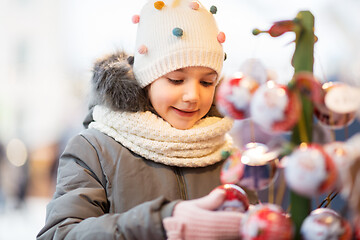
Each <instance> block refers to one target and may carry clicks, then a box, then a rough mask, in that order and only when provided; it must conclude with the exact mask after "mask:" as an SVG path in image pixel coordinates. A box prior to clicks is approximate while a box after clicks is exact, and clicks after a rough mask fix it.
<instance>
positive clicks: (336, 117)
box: [314, 82, 356, 129]
mask: <svg viewBox="0 0 360 240" xmlns="http://www.w3.org/2000/svg"><path fill="white" fill-rule="evenodd" d="M341 86H342V83H333V82H327V83H325V84H323V85H322V88H323V90H324V91H325V98H326V94H327V93H329V92H330V91H332V89H334V88H337V87H341ZM344 108H345V105H344ZM314 115H315V116H316V118H317V119H318V120H319V122H320V124H321V125H323V126H325V127H328V128H330V129H341V128H344V127H346V126H348V125H350V124H351V123H352V122H353V121H354V119H355V116H356V111H353V112H347V113H337V112H334V111H331V110H330V109H329V108H328V106H326V104H325V102H321V103H315V104H314Z"/></svg>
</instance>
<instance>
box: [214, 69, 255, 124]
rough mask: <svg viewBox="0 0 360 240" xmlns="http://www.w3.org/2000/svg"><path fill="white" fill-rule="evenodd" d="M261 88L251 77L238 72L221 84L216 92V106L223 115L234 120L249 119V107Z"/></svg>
mask: <svg viewBox="0 0 360 240" xmlns="http://www.w3.org/2000/svg"><path fill="white" fill-rule="evenodd" d="M258 87H259V84H258V82H257V81H256V80H255V79H254V78H251V77H248V76H246V75H244V74H243V73H241V72H237V73H235V74H234V75H233V77H231V78H230V79H225V80H224V81H223V82H221V84H220V86H219V87H218V90H217V92H216V106H217V108H218V110H219V111H220V113H221V114H223V115H224V116H228V117H231V118H233V119H245V118H248V117H249V105H250V100H251V98H252V95H253V94H254V92H255V91H256V89H257V88H258Z"/></svg>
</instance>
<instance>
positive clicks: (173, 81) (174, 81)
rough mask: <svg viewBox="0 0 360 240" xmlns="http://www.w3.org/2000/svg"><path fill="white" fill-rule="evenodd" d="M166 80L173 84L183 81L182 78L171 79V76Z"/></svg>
mask: <svg viewBox="0 0 360 240" xmlns="http://www.w3.org/2000/svg"><path fill="white" fill-rule="evenodd" d="M168 80H169V81H170V82H171V83H172V84H175V85H179V84H182V83H183V82H184V80H182V79H171V78H168Z"/></svg>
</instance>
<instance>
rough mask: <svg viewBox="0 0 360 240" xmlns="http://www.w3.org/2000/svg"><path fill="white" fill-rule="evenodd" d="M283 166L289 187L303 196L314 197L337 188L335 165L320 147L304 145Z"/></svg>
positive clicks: (286, 158) (289, 156) (283, 161)
mask: <svg viewBox="0 0 360 240" xmlns="http://www.w3.org/2000/svg"><path fill="white" fill-rule="evenodd" d="M282 164H283V165H284V167H285V169H284V174H285V181H286V183H287V185H288V186H289V188H290V189H291V190H293V191H294V192H296V193H298V194H300V195H302V196H307V197H314V196H316V195H319V194H321V193H324V192H326V191H328V190H330V189H333V188H334V186H335V183H336V180H337V175H338V173H337V169H336V166H335V163H334V162H333V160H332V158H331V157H330V156H329V155H328V154H327V153H326V152H325V151H324V150H323V148H322V146H320V145H317V144H304V143H303V144H301V145H300V146H299V147H297V148H296V149H295V150H294V151H293V152H292V153H291V154H290V155H288V156H286V157H285V158H284V159H283V160H282Z"/></svg>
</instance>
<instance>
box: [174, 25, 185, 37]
mask: <svg viewBox="0 0 360 240" xmlns="http://www.w3.org/2000/svg"><path fill="white" fill-rule="evenodd" d="M172 32H173V34H174V35H175V36H177V37H181V36H182V35H183V34H184V31H183V30H182V29H181V28H178V27H176V28H174V29H173V31H172Z"/></svg>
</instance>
